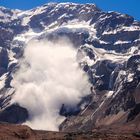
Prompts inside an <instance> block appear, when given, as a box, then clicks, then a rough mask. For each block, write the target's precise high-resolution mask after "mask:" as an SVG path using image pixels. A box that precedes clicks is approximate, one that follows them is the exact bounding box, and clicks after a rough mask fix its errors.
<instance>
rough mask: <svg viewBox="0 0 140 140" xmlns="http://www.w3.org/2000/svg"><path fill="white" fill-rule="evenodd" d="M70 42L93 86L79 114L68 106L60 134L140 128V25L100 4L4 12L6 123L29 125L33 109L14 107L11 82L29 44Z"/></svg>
mask: <svg viewBox="0 0 140 140" xmlns="http://www.w3.org/2000/svg"><path fill="white" fill-rule="evenodd" d="M64 37H67V38H68V39H69V40H70V42H72V44H73V46H74V47H75V49H76V50H77V62H78V63H79V65H80V67H81V69H83V70H84V71H85V73H87V75H88V77H89V81H90V83H91V87H90V95H88V96H85V97H83V98H82V99H81V101H80V102H79V103H78V104H77V107H76V109H74V108H71V107H69V106H65V104H62V107H61V109H60V114H61V115H62V116H65V117H66V119H65V121H64V122H63V123H62V124H61V125H60V129H61V130H63V131H65V130H77V129H78V130H92V129H94V128H97V127H101V126H106V127H108V126H113V127H114V126H115V127H117V126H118V125H119V126H122V124H123V125H124V127H125V128H126V127H131V128H130V129H136V128H137V129H140V124H138V122H139V120H140V22H138V21H135V20H134V18H133V17H131V16H129V15H125V14H120V13H117V12H104V11H102V10H100V9H99V8H98V7H96V6H95V5H94V4H75V3H60V4H58V3H49V4H45V5H43V6H41V7H37V8H35V9H31V10H28V11H20V10H11V9H7V8H4V7H0V107H1V112H0V121H6V122H10V123H23V122H25V121H26V120H28V117H29V112H28V109H27V108H24V107H22V106H20V105H18V104H12V103H11V99H12V98H13V96H14V94H15V92H16V90H15V88H14V87H13V86H12V84H11V82H12V81H13V80H14V73H15V71H17V70H18V69H19V63H20V60H21V59H22V58H23V57H24V49H25V48H26V46H27V44H28V43H29V42H30V41H31V40H39V41H41V40H46V39H47V40H49V41H52V42H54V41H56V40H59V39H60V38H64ZM25 76H26V75H25ZM27 98H28V97H27ZM132 124H133V126H132Z"/></svg>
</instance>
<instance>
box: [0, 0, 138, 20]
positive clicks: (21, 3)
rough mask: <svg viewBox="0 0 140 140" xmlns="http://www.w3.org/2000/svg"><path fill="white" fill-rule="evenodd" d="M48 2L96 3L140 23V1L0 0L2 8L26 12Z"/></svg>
mask: <svg viewBox="0 0 140 140" xmlns="http://www.w3.org/2000/svg"><path fill="white" fill-rule="evenodd" d="M48 2H76V3H95V4H96V5H97V6H98V7H99V8H100V9H102V10H104V11H117V12H121V13H125V14H129V15H131V16H133V17H134V18H135V19H137V20H139V21H140V0H0V6H5V7H9V8H14V9H22V10H25V9H31V8H34V7H36V6H40V5H42V4H45V3H48Z"/></svg>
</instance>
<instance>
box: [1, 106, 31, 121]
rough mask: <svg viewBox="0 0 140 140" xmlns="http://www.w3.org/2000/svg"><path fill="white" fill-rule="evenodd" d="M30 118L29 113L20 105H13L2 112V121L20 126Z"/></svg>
mask: <svg viewBox="0 0 140 140" xmlns="http://www.w3.org/2000/svg"><path fill="white" fill-rule="evenodd" d="M28 117H29V115H28V111H27V110H26V109H25V108H23V107H20V106H19V105H18V104H13V105H11V106H9V107H7V108H6V109H4V111H1V112H0V120H1V121H3V122H8V123H16V124H20V123H23V122H25V121H26V120H27V119H28Z"/></svg>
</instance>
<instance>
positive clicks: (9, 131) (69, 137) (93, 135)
mask: <svg viewBox="0 0 140 140" xmlns="http://www.w3.org/2000/svg"><path fill="white" fill-rule="evenodd" d="M139 139H140V133H138V132H137V133H134V132H133V133H130V132H129V133H126V132H125V133H114V132H112V131H106V130H100V131H97V130H95V131H88V132H49V131H42V130H32V129H31V128H29V127H28V126H25V125H22V126H21V125H13V124H7V123H0V140H139Z"/></svg>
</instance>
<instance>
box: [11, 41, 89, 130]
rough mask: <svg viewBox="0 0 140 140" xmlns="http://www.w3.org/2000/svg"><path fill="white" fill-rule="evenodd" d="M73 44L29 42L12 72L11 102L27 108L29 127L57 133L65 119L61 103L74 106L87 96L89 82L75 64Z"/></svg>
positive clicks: (64, 42) (66, 42) (65, 42)
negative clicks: (14, 70)
mask: <svg viewBox="0 0 140 140" xmlns="http://www.w3.org/2000/svg"><path fill="white" fill-rule="evenodd" d="M76 53H77V51H76V50H75V49H74V47H73V45H72V44H71V43H70V42H69V41H68V40H67V39H61V40H59V41H56V42H50V41H31V42H29V43H28V45H27V46H26V48H25V53H24V59H23V60H21V62H20V68H19V70H18V71H17V72H16V73H15V75H14V79H13V81H12V86H13V87H14V88H15V90H16V93H15V95H14V97H13V100H12V102H14V103H19V104H20V105H21V106H23V107H25V108H27V110H28V111H29V115H30V119H29V120H28V121H27V122H26V124H27V125H29V126H30V127H32V128H35V129H45V130H58V127H59V125H60V123H61V122H62V121H63V120H64V119H65V117H64V116H60V114H59V111H60V108H61V106H62V104H65V105H67V106H76V105H77V104H78V103H79V101H80V100H81V98H82V97H84V96H86V95H88V94H89V93H90V91H89V89H90V88H89V86H90V84H89V82H88V77H87V76H86V74H85V73H84V72H83V71H82V70H81V69H80V68H79V65H78V63H77V62H76Z"/></svg>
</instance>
